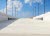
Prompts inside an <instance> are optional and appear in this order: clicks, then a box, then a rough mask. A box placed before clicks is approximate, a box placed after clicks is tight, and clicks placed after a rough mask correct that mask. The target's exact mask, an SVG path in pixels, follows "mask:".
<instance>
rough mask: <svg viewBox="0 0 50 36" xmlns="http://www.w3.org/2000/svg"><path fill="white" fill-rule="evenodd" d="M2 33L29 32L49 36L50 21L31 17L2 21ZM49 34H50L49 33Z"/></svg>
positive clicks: (29, 33) (0, 26)
mask: <svg viewBox="0 0 50 36" xmlns="http://www.w3.org/2000/svg"><path fill="white" fill-rule="evenodd" d="M0 34H1V35H2V34H3V35H11V34H15V35H17V34H28V35H32V34H33V35H35V36H37V35H38V36H42V35H43V36H44V35H45V36H49V35H50V22H46V21H41V20H32V19H29V18H25V19H23V18H22V19H19V20H9V21H4V22H1V23H0ZM48 34H49V35H48Z"/></svg>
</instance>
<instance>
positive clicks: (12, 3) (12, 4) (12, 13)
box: [12, 2, 13, 16]
mask: <svg viewBox="0 0 50 36" xmlns="http://www.w3.org/2000/svg"><path fill="white" fill-rule="evenodd" d="M12 16H13V2H12Z"/></svg>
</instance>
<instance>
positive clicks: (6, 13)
mask: <svg viewBox="0 0 50 36" xmlns="http://www.w3.org/2000/svg"><path fill="white" fill-rule="evenodd" d="M6 14H7V0H6Z"/></svg>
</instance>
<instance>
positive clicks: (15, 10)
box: [15, 7, 16, 17]
mask: <svg viewBox="0 0 50 36" xmlns="http://www.w3.org/2000/svg"><path fill="white" fill-rule="evenodd" d="M15 17H16V7H15Z"/></svg>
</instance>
